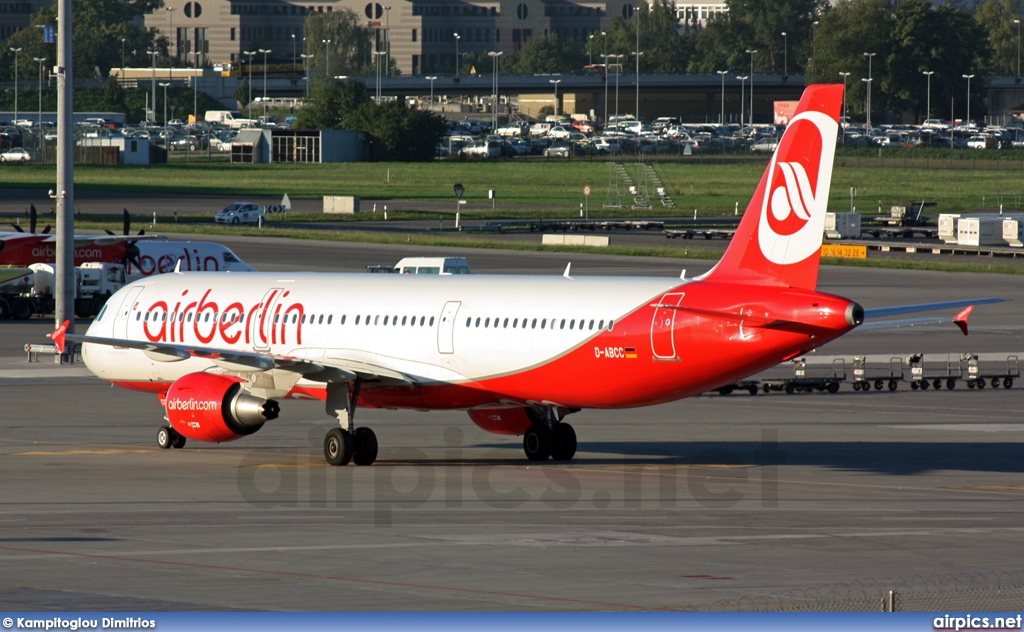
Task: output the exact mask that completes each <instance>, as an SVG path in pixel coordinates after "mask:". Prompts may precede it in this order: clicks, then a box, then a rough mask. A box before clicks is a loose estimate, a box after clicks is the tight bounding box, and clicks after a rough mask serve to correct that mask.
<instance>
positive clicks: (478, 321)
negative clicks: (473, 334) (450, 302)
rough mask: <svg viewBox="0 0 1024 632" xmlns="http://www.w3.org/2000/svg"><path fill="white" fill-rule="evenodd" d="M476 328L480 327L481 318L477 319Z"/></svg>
mask: <svg viewBox="0 0 1024 632" xmlns="http://www.w3.org/2000/svg"><path fill="white" fill-rule="evenodd" d="M476 326H477V327H479V326H480V317H479V316H477V317H476Z"/></svg>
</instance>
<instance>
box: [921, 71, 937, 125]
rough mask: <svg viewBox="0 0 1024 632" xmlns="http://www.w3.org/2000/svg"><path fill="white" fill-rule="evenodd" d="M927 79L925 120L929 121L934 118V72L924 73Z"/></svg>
mask: <svg viewBox="0 0 1024 632" xmlns="http://www.w3.org/2000/svg"><path fill="white" fill-rule="evenodd" d="M921 74H923V75H924V76H925V77H928V97H927V99H926V100H925V103H926V104H927V105H926V106H925V113H924V120H926V121H927V120H928V119H930V118H931V117H932V75H934V74H935V71H934V70H926V71H924V72H922V73H921Z"/></svg>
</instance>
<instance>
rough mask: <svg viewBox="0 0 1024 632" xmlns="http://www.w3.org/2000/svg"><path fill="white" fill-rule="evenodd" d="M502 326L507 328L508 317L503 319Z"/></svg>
mask: <svg viewBox="0 0 1024 632" xmlns="http://www.w3.org/2000/svg"><path fill="white" fill-rule="evenodd" d="M502 327H504V328H505V329H508V319H507V318H506V319H505V322H504V323H503V324H502Z"/></svg>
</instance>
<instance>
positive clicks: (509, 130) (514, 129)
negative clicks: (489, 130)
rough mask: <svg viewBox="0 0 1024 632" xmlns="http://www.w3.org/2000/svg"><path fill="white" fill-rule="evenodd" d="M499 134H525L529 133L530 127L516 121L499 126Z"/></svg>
mask: <svg viewBox="0 0 1024 632" xmlns="http://www.w3.org/2000/svg"><path fill="white" fill-rule="evenodd" d="M497 134H498V136H525V135H527V134H529V128H528V127H523V126H522V125H519V124H515V123H514V124H512V125H505V126H504V127H499V128H498V132H497Z"/></svg>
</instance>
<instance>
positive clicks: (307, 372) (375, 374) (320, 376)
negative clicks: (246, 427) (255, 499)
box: [47, 322, 416, 384]
mask: <svg viewBox="0 0 1024 632" xmlns="http://www.w3.org/2000/svg"><path fill="white" fill-rule="evenodd" d="M67 325H68V323H67V322H65V323H64V324H63V325H61V327H60V328H58V329H57V330H56V331H54V332H53V333H51V334H48V335H47V337H49V338H51V339H52V340H53V341H54V343H56V344H57V347H58V349H60V350H61V352H63V351H64V347H65V344H66V342H67V341H71V342H80V343H88V344H96V345H106V346H108V347H114V348H118V349H138V350H140V351H142V352H143V353H144V354H145V355H146V357H148V358H149V359H151V360H155V361H157V362H180V361H182V360H188V359H189V358H205V359H207V360H210V361H211V362H213V363H214V364H215V365H217V366H218V367H220V368H221V369H224V370H226V371H233V372H261V371H271V370H277V371H287V372H291V373H297V374H299V375H301V376H303V377H306V378H308V379H311V380H315V381H322V382H351V381H353V380H355V379H356V378H360V379H363V380H366V381H380V380H387V381H390V382H399V383H402V384H413V383H415V382H416V380H415V379H414V378H412V377H410V376H408V375H405V374H404V373H401V372H399V371H395V370H394V369H390V368H388V367H385V366H380V365H376V364H373V363H369V362H364V361H359V360H354V359H347V358H341V357H330V358H324V359H320V358H315V359H311V358H303V357H298V356H285V355H279V354H274V353H261V352H258V351H239V350H235V349H218V348H216V347H203V346H197V345H188V344H174V343H166V342H148V341H142V340H124V339H121V338H103V337H99V336H82V335H78V334H66V333H65V331H66V330H67Z"/></svg>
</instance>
